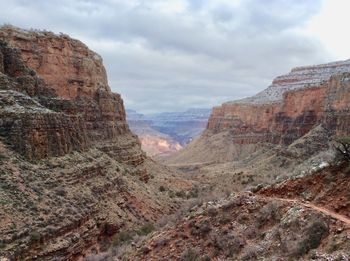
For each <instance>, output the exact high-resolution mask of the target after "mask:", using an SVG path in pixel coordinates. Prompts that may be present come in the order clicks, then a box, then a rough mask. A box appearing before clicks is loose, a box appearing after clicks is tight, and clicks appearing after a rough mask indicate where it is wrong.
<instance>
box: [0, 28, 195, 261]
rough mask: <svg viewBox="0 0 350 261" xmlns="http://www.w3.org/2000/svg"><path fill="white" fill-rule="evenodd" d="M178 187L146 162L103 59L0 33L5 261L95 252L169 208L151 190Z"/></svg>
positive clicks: (52, 38)
mask: <svg viewBox="0 0 350 261" xmlns="http://www.w3.org/2000/svg"><path fill="white" fill-rule="evenodd" d="M165 177H166V178H165ZM176 180H177V178H176V177H174V175H173V173H171V172H169V170H168V169H165V168H162V167H161V166H158V165H157V164H155V163H154V162H152V161H150V160H148V159H147V158H146V157H145V155H144V152H142V150H141V148H140V142H139V140H138V139H137V137H136V136H135V135H134V134H132V133H131V132H130V130H129V127H128V125H127V123H126V120H125V111H124V106H123V101H122V99H121V97H120V95H119V94H114V93H112V92H111V90H110V88H109V86H108V83H107V77H106V73H105V69H104V67H103V64H102V59H101V57H100V56H98V55H97V54H96V53H94V52H92V51H91V50H89V49H88V48H87V47H86V46H85V45H84V44H83V43H81V42H80V41H77V40H73V39H71V38H69V37H68V36H65V35H55V34H53V33H49V32H38V31H23V30H20V29H17V28H13V27H2V28H1V29H0V259H1V258H2V257H6V258H9V259H10V260H76V259H77V258H78V257H80V256H82V255H84V253H86V251H88V250H89V249H90V250H91V251H98V249H99V247H100V243H101V241H106V240H107V241H108V239H109V238H110V237H112V236H113V235H114V234H116V233H118V232H119V231H120V230H123V229H130V228H132V227H135V226H140V225H142V224H143V223H145V222H152V221H155V220H157V219H158V218H159V217H160V216H161V215H164V214H165V213H168V212H170V211H172V209H174V206H176V204H175V203H174V202H171V203H170V202H169V198H168V197H167V195H165V194H164V195H163V194H161V195H157V194H156V193H150V191H159V190H158V189H159V186H163V187H169V188H172V189H173V188H174V186H175V187H176V186H177V185H178V184H182V185H181V186H183V184H184V182H181V183H179V182H177V181H176ZM145 182H147V184H145ZM185 183H186V182H185ZM187 183H189V186H190V182H187Z"/></svg>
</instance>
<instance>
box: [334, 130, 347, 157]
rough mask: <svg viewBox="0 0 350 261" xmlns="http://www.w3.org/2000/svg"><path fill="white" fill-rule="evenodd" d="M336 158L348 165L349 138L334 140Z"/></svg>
mask: <svg viewBox="0 0 350 261" xmlns="http://www.w3.org/2000/svg"><path fill="white" fill-rule="evenodd" d="M334 141H335V145H334V148H335V151H336V153H337V154H336V158H338V159H339V160H344V161H347V162H349V163H350V136H345V137H338V138H335V139H334Z"/></svg>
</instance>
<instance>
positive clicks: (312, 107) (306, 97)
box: [169, 60, 350, 163]
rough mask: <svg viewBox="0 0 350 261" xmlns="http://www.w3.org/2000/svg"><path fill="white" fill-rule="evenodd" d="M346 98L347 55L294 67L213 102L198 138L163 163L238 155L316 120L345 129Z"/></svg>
mask: <svg viewBox="0 0 350 261" xmlns="http://www.w3.org/2000/svg"><path fill="white" fill-rule="evenodd" d="M349 99H350V60H346V61H343V62H335V63H330V64H324V65H317V66H309V67H299V68H295V69H293V70H292V71H291V72H290V73H289V74H287V75H283V76H279V77H277V78H276V79H275V80H274V81H273V83H272V85H271V86H270V87H268V88H267V89H266V90H264V91H263V92H261V93H259V94H257V95H256V96H253V97H251V98H246V99H243V100H239V101H234V102H228V103H224V104H223V105H222V106H219V107H215V108H213V110H212V113H211V116H210V118H209V121H208V125H207V129H206V131H205V132H204V134H203V135H202V136H201V138H200V139H198V140H197V141H195V142H194V143H192V144H190V146H188V147H187V148H186V149H185V150H183V151H181V152H180V153H179V154H178V155H176V156H174V157H172V158H171V159H170V160H169V163H177V162H182V163H185V162H188V163H191V162H206V161H227V160H239V159H243V158H245V157H246V156H248V155H250V154H251V153H253V152H255V151H257V150H258V149H259V148H261V145H260V144H261V143H269V144H274V145H282V146H286V145H290V144H291V143H293V142H294V141H296V140H297V139H298V138H300V137H302V136H304V135H305V134H306V133H308V132H309V131H310V130H312V129H313V128H314V127H316V126H318V125H322V126H323V127H324V128H325V129H326V130H328V131H329V132H330V135H347V134H348V133H349V129H348V128H347V127H346V126H348V124H349V116H350V115H349ZM219 143H220V144H222V145H223V144H227V145H226V146H221V145H219ZM218 150H220V151H221V152H220V153H216V154H218V156H213V157H210V156H209V157H208V153H207V152H208V151H212V152H215V151H218ZM191 155H196V156H195V157H194V158H193V156H191ZM214 155H215V153H214Z"/></svg>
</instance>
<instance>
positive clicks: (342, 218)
mask: <svg viewBox="0 0 350 261" xmlns="http://www.w3.org/2000/svg"><path fill="white" fill-rule="evenodd" d="M262 197H263V198H267V199H274V200H279V201H283V202H290V203H295V204H298V205H300V206H303V207H306V208H311V209H313V210H316V211H317V212H321V213H323V214H325V215H327V216H329V217H331V218H333V219H336V220H339V221H341V222H343V223H345V224H346V225H347V226H348V227H350V218H348V217H346V216H344V215H341V214H338V213H336V212H334V211H332V210H329V209H326V208H324V207H320V206H317V205H314V204H312V203H306V202H302V201H300V200H298V199H288V198H279V197H269V196H262Z"/></svg>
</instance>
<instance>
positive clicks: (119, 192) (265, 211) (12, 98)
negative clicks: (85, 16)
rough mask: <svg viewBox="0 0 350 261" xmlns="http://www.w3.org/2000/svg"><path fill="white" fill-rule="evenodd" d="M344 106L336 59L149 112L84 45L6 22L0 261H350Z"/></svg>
mask: <svg viewBox="0 0 350 261" xmlns="http://www.w3.org/2000/svg"><path fill="white" fill-rule="evenodd" d="M116 88H118V86H116ZM349 104H350V60H345V61H340V62H332V63H327V64H321V65H312V66H303V67H297V68H294V69H292V70H291V72H290V73H288V74H285V75H282V76H279V77H277V78H275V79H274V80H273V81H272V84H271V85H270V86H268V87H267V88H266V89H265V90H263V91H262V92H260V93H258V94H257V95H255V96H253V97H250V98H245V99H242V100H238V101H231V102H226V103H224V104H222V105H221V106H217V107H214V108H213V109H212V110H208V109H189V110H186V111H184V112H172V113H158V114H153V115H143V114H140V113H137V112H136V111H132V110H125V107H124V103H123V99H122V97H121V95H120V94H117V93H113V92H112V91H111V88H110V86H109V83H108V79H107V73H106V70H105V68H104V65H103V60H102V57H100V56H99V55H98V54H97V53H95V52H94V51H92V50H90V49H89V48H88V47H87V46H86V45H85V44H84V43H82V42H81V41H79V40H75V39H73V38H71V37H69V36H67V35H65V34H60V35H57V34H54V33H51V32H47V31H37V30H22V29H19V28H15V27H12V26H3V27H1V28H0V116H1V118H0V163H1V166H0V205H1V208H0V260H1V261H12V260H44V261H45V260H71V261H75V260H79V261H83V260H86V261H103V260H104V261H110V260H113V261H116V260H184V261H186V260H217V261H219V260H276V261H277V260H350V252H349V251H350V194H349V186H350V174H349V172H350V171H349V162H348V160H347V158H346V157H345V156H346V155H348V154H347V153H348V150H347V147H346V146H345V147H341V144H342V143H340V141H345V144H347V145H348V143H346V142H347V139H346V137H348V136H349V135H350V133H349V130H350V128H349V126H350V125H349V124H350V109H349ZM339 140H340V141H339ZM344 155H345V156H344Z"/></svg>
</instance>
